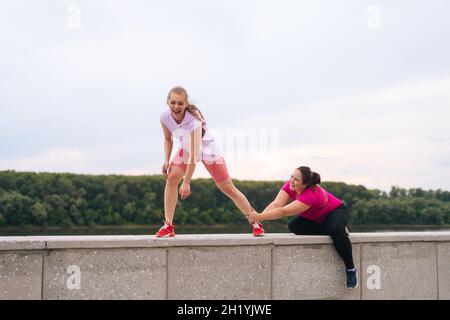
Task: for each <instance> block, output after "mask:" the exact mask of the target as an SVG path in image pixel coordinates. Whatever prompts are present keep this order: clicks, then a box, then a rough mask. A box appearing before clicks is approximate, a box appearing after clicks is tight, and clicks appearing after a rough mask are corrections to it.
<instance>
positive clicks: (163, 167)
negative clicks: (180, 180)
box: [161, 161, 169, 178]
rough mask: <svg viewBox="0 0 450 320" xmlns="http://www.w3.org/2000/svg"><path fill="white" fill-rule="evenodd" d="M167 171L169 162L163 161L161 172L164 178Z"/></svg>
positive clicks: (166, 175)
mask: <svg viewBox="0 0 450 320" xmlns="http://www.w3.org/2000/svg"><path fill="white" fill-rule="evenodd" d="M168 170H169V161H164V164H163V165H162V167H161V172H162V175H163V176H164V177H166V178H167V177H168V174H167V171H168Z"/></svg>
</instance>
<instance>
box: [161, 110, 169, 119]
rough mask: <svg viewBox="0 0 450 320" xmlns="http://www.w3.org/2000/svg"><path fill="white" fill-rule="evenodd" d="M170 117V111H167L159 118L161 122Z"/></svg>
mask: <svg viewBox="0 0 450 320" xmlns="http://www.w3.org/2000/svg"><path fill="white" fill-rule="evenodd" d="M169 116H170V111H169V110H166V111H164V112H163V113H161V115H160V116H159V119H160V120H161V121H163V120H166V119H168V117H169Z"/></svg>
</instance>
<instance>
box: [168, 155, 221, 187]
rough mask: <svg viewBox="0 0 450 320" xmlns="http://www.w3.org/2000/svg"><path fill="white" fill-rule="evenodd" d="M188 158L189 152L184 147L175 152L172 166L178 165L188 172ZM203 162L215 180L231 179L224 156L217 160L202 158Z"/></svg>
mask: <svg viewBox="0 0 450 320" xmlns="http://www.w3.org/2000/svg"><path fill="white" fill-rule="evenodd" d="M188 160H189V153H187V152H185V151H184V150H183V149H179V150H178V151H177V153H176V154H175V157H174V158H173V159H172V162H171V163H170V167H172V166H178V167H179V168H181V170H183V172H186V168H187V163H188ZM202 162H203V165H204V166H205V168H206V170H208V172H209V174H210V175H211V177H212V178H213V180H214V181H215V182H222V181H225V180H228V179H230V175H229V174H228V169H227V166H226V164H225V159H224V158H223V157H221V158H219V159H217V160H215V161H208V160H202Z"/></svg>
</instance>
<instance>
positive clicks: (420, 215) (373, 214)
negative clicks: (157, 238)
mask: <svg viewBox="0 0 450 320" xmlns="http://www.w3.org/2000/svg"><path fill="white" fill-rule="evenodd" d="M234 182H235V184H236V186H237V187H238V188H239V189H240V190H241V191H242V192H243V193H244V194H245V195H246V196H247V197H248V199H249V201H250V203H251V204H252V205H253V207H254V208H255V209H256V210H262V209H264V208H265V207H266V206H267V205H268V204H269V203H270V201H272V200H273V198H274V197H275V195H276V194H277V192H278V190H279V189H280V187H281V185H282V184H283V181H270V182H268V181H238V180H234ZM164 185H165V179H164V178H163V177H162V176H160V175H154V176H139V177H135V176H121V175H107V176H105V175H97V176H94V175H77V174H68V173H64V174H55V173H34V172H16V171H0V226H25V225H35V226H65V227H68V226H92V225H117V224H125V223H136V224H160V223H161V220H162V219H164V211H163V208H164V203H163V202H164V201H163V200H164V197H163V195H164ZM322 185H323V186H324V187H325V188H326V189H328V190H329V191H330V192H332V193H333V194H335V195H336V196H337V197H339V198H341V199H345V201H346V202H347V204H348V206H349V208H350V217H351V223H353V224H437V225H442V224H446V223H450V192H448V191H442V190H428V191H426V190H422V189H409V190H406V189H400V188H397V187H393V188H392V189H391V191H390V192H389V193H387V192H382V191H380V190H369V189H367V188H365V187H364V186H360V185H359V186H355V185H348V184H345V183H340V182H339V183H336V182H325V183H323V184H322ZM191 189H192V195H191V197H190V198H188V199H187V200H184V201H179V204H178V207H177V211H176V216H175V217H176V223H177V224H216V223H239V222H245V221H246V219H245V217H244V216H243V215H242V214H241V213H240V211H239V210H238V209H237V208H236V207H235V206H234V204H233V202H232V201H231V200H229V199H228V198H227V197H226V196H224V195H223V194H222V193H221V192H220V191H219V190H218V189H217V188H216V187H215V185H214V183H213V181H212V180H211V179H197V180H193V181H192V183H191Z"/></svg>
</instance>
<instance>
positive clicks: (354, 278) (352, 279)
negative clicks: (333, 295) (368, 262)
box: [347, 269, 358, 289]
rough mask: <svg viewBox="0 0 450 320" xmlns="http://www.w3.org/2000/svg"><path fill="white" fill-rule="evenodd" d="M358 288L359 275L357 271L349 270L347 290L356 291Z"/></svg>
mask: <svg viewBox="0 0 450 320" xmlns="http://www.w3.org/2000/svg"><path fill="white" fill-rule="evenodd" d="M357 286H358V275H357V272H356V269H354V270H352V271H351V270H347V288H348V289H355V288H356V287H357Z"/></svg>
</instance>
